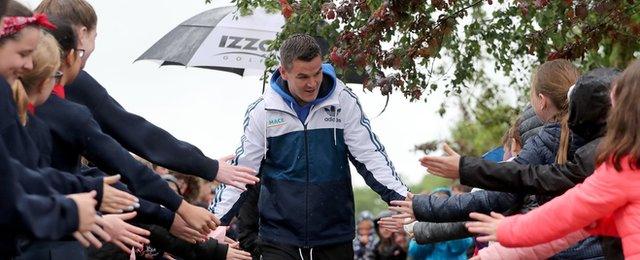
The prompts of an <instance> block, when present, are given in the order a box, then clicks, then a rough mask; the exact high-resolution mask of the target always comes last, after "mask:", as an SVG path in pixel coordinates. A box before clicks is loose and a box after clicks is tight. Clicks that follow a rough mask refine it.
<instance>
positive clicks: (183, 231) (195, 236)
mask: <svg viewBox="0 0 640 260" xmlns="http://www.w3.org/2000/svg"><path fill="white" fill-rule="evenodd" d="M169 233H171V234H172V235H174V236H176V237H177V238H180V239H182V240H184V241H187V242H189V243H192V244H195V243H198V242H204V241H206V240H207V237H206V236H205V235H203V234H200V232H199V231H198V230H195V229H193V228H191V227H190V226H189V225H188V224H187V222H185V221H184V220H183V219H182V217H180V215H178V214H176V215H175V217H174V218H173V224H172V225H171V228H170V229H169Z"/></svg>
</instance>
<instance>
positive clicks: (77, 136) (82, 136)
mask: <svg viewBox="0 0 640 260" xmlns="http://www.w3.org/2000/svg"><path fill="white" fill-rule="evenodd" d="M36 116H38V117H39V118H40V119H42V121H44V122H45V123H46V124H47V126H48V127H49V128H50V130H51V137H52V141H53V142H52V148H53V150H52V153H51V166H52V167H54V168H56V169H60V170H62V171H69V172H72V173H78V174H80V167H81V163H80V156H81V155H82V156H84V157H85V158H87V159H88V160H89V161H91V162H92V163H94V164H95V165H96V166H97V167H98V168H99V169H100V170H102V171H104V172H105V173H107V174H111V175H112V174H120V175H121V176H122V178H123V182H124V183H125V184H127V186H128V188H129V189H130V190H131V191H132V192H134V194H135V195H138V196H140V197H142V198H145V199H147V200H149V201H152V202H156V203H159V204H162V205H164V206H165V207H167V208H169V209H170V210H171V211H174V212H175V211H176V210H177V209H178V207H179V206H180V204H181V203H182V198H180V196H178V194H176V193H175V192H174V191H173V190H171V188H170V187H169V185H168V184H167V183H166V182H165V181H164V180H162V178H160V176H158V175H157V174H155V173H154V172H153V171H152V170H151V169H149V168H148V167H146V166H145V165H143V164H142V163H140V162H138V161H137V160H135V159H134V158H133V156H131V154H129V152H128V151H127V150H125V149H124V148H123V147H122V146H120V144H119V143H118V142H117V141H115V140H114V139H113V138H111V137H110V136H109V135H106V134H104V133H103V132H102V130H101V129H100V126H99V125H98V123H96V121H95V120H93V116H92V115H91V112H89V110H88V109H87V108H86V107H84V106H82V105H79V104H76V103H73V102H71V101H67V100H64V99H62V98H60V97H58V96H56V95H51V97H49V99H48V100H47V101H46V102H45V103H44V104H42V105H40V106H38V107H37V108H36Z"/></svg>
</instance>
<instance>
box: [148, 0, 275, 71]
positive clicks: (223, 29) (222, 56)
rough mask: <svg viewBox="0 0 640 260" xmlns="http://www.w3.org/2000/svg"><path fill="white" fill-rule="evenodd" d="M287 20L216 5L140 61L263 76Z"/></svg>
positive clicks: (166, 36)
mask: <svg viewBox="0 0 640 260" xmlns="http://www.w3.org/2000/svg"><path fill="white" fill-rule="evenodd" d="M284 23H285V21H284V17H282V15H280V14H274V13H268V12H266V11H265V10H264V9H262V8H257V9H255V10H254V11H253V14H251V15H247V16H240V14H239V12H238V11H237V8H236V7H235V6H228V7H219V8H214V9H211V10H208V11H205V12H202V13H200V14H198V15H196V16H194V17H192V18H189V19H188V20H186V21H184V22H183V23H181V24H180V25H178V27H176V28H175V29H173V30H171V31H170V32H169V33H167V34H166V35H165V36H164V37H162V38H161V39H160V40H159V41H158V42H156V43H155V44H154V45H153V46H151V48H149V49H148V50H147V51H146V52H144V53H143V54H142V55H141V56H140V57H139V58H137V59H136V61H138V60H155V61H158V62H159V63H160V65H183V66H189V67H198V68H207V69H215V70H222V71H228V72H232V73H236V74H239V75H241V76H242V75H248V74H251V75H262V73H263V71H264V70H265V65H264V59H265V58H266V57H267V55H268V52H267V47H268V46H269V43H270V42H271V41H272V40H273V39H275V37H276V34H277V33H278V32H280V30H281V28H282V26H283V25H284Z"/></svg>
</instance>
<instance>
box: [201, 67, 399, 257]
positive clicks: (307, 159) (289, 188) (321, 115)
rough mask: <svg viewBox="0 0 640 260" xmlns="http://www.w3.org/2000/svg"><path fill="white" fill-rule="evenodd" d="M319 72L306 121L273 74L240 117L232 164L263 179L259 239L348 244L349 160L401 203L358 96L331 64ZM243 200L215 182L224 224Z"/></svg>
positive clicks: (396, 182) (296, 243)
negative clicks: (317, 89) (241, 129)
mask: <svg viewBox="0 0 640 260" xmlns="http://www.w3.org/2000/svg"><path fill="white" fill-rule="evenodd" d="M323 74H324V79H323V83H322V87H321V90H320V92H321V93H327V94H326V96H324V97H323V96H320V98H321V99H323V98H324V99H323V100H322V101H321V102H318V103H317V104H314V105H312V106H311V107H309V113H308V115H307V116H306V118H305V117H304V116H299V113H296V110H295V109H294V108H295V106H294V105H293V104H292V103H291V102H287V99H288V97H287V96H286V95H285V92H284V91H282V92H281V91H279V90H283V86H281V85H280V83H279V82H282V81H281V80H280V74H279V73H278V72H276V73H275V74H274V75H273V77H272V80H271V88H268V89H267V91H266V92H265V94H264V95H263V97H261V98H260V99H258V101H256V102H254V103H253V104H251V105H250V106H249V109H248V111H247V113H246V115H245V121H244V122H245V123H244V135H243V137H242V139H241V146H240V147H239V148H238V150H237V151H236V158H235V160H234V162H235V163H237V164H239V165H243V166H247V167H250V168H253V169H255V170H257V171H259V173H260V174H261V176H262V185H261V187H260V199H259V202H258V208H259V211H260V231H259V234H260V238H261V239H262V240H265V241H269V242H275V243H279V244H285V245H292V246H298V247H315V246H322V245H328V244H335V243H346V242H350V241H352V240H353V238H354V234H355V232H354V231H355V220H354V204H353V190H352V186H351V174H350V170H349V163H348V162H349V160H351V161H352V163H353V164H354V165H355V166H356V168H357V169H358V172H359V173H360V174H361V175H362V176H363V177H364V179H365V182H366V183H367V184H368V185H369V186H370V187H372V189H373V190H374V191H376V192H377V193H378V194H380V196H381V197H382V199H383V200H385V201H387V202H389V201H391V200H402V199H404V196H406V194H407V191H408V190H407V187H406V186H405V185H404V184H403V183H402V182H401V181H400V179H399V177H398V175H397V173H396V172H395V169H394V167H393V164H392V163H391V161H390V160H389V157H388V156H387V154H386V151H385V149H384V146H383V145H382V144H381V143H380V140H378V137H377V136H376V135H375V134H373V132H372V131H371V125H370V123H369V119H368V118H367V117H366V116H365V115H364V113H363V112H362V109H361V107H360V103H359V101H358V99H357V97H356V96H355V95H354V94H353V92H351V91H350V90H349V89H347V88H346V87H345V86H344V84H343V83H342V82H340V81H339V80H338V79H336V77H335V72H334V70H333V67H331V66H330V65H327V64H325V65H323ZM328 88H330V89H328ZM301 118H304V119H305V120H304V121H302V120H301ZM242 200H243V198H242V197H241V191H240V190H238V189H236V188H233V187H229V186H225V185H220V187H219V188H218V190H217V192H216V198H215V200H214V203H213V204H212V206H211V210H212V211H213V212H214V213H215V214H216V215H217V216H218V217H221V220H222V222H223V223H225V222H226V223H228V221H230V220H231V218H232V217H233V216H235V214H236V213H237V211H238V209H239V207H240V204H241V203H242Z"/></svg>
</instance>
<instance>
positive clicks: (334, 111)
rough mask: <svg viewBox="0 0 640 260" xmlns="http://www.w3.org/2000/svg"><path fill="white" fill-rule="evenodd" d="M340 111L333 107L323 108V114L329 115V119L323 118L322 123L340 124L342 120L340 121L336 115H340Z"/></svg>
mask: <svg viewBox="0 0 640 260" xmlns="http://www.w3.org/2000/svg"><path fill="white" fill-rule="evenodd" d="M341 110H342V109H340V108H337V109H336V107H335V106H330V107H325V108H324V112H325V113H327V115H329V117H325V118H324V121H325V122H338V123H340V122H342V120H340V119H339V118H337V117H338V115H340V111H341ZM336 120H337V121H336Z"/></svg>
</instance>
